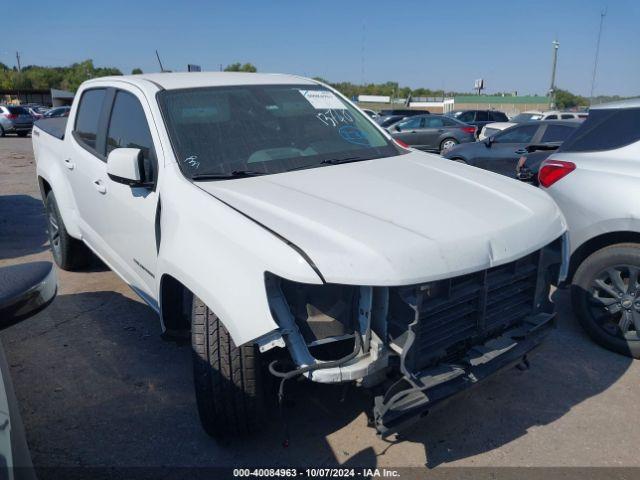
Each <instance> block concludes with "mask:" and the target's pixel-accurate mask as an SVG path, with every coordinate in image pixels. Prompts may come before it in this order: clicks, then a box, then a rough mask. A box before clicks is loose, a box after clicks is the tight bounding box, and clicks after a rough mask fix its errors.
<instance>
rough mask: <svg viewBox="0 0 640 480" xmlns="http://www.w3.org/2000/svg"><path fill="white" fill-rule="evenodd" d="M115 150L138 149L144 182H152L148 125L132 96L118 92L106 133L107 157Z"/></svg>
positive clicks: (153, 158) (152, 156)
mask: <svg viewBox="0 0 640 480" xmlns="http://www.w3.org/2000/svg"><path fill="white" fill-rule="evenodd" d="M116 148H139V149H140V150H141V151H142V160H143V163H144V172H145V175H147V178H145V179H144V180H145V181H146V182H153V181H154V179H155V173H156V172H155V171H156V154H155V150H154V148H153V139H152V138H151V132H150V131H149V124H148V123H147V118H146V117H145V115H144V110H143V109H142V105H140V101H139V100H138V99H137V98H136V97H135V96H134V95H132V94H130V93H128V92H124V91H118V93H117V94H116V98H115V101H114V103H113V109H112V110H111V118H110V120H109V129H108V131H107V155H109V153H110V152H111V151H112V150H114V149H116Z"/></svg>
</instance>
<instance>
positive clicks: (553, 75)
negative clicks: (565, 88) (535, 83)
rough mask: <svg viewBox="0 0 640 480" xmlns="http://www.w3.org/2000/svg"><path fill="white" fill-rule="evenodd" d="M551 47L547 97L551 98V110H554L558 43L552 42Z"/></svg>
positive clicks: (556, 41)
mask: <svg viewBox="0 0 640 480" xmlns="http://www.w3.org/2000/svg"><path fill="white" fill-rule="evenodd" d="M551 44H552V45H553V67H552V68H551V87H549V97H550V98H551V102H550V103H551V105H550V107H551V109H554V108H556V65H557V63H558V48H559V47H560V42H558V40H554V41H553V42H551Z"/></svg>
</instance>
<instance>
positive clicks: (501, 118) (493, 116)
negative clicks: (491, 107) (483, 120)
mask: <svg viewBox="0 0 640 480" xmlns="http://www.w3.org/2000/svg"><path fill="white" fill-rule="evenodd" d="M489 119H490V120H493V121H494V122H508V121H509V119H508V118H507V116H506V115H505V114H504V113H502V112H489Z"/></svg>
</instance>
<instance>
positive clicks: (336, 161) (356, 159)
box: [320, 157, 369, 165]
mask: <svg viewBox="0 0 640 480" xmlns="http://www.w3.org/2000/svg"><path fill="white" fill-rule="evenodd" d="M360 160H369V158H367V157H346V158H327V159H326V160H322V161H321V162H320V163H321V164H322V165H340V164H341V163H351V162H359V161H360Z"/></svg>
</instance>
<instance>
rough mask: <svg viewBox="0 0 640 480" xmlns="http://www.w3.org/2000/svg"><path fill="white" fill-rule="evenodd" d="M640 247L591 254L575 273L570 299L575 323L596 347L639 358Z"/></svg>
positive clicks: (630, 245) (613, 247)
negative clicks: (595, 343) (577, 322)
mask: <svg viewBox="0 0 640 480" xmlns="http://www.w3.org/2000/svg"><path fill="white" fill-rule="evenodd" d="M639 278H640V244H635V243H620V244H617V245H611V246H609V247H605V248H603V249H601V250H598V251H597V252H595V253H593V254H591V255H590V256H589V257H587V259H586V260H584V261H583V262H582V263H581V264H580V266H579V267H578V270H577V271H576V273H575V275H574V277H573V282H572V285H571V300H572V304H573V310H574V312H575V314H576V316H577V317H578V321H579V322H580V324H581V325H582V326H583V327H584V329H585V330H586V332H587V333H588V334H589V336H590V337H591V338H592V339H593V340H594V341H595V342H597V343H598V344H600V345H602V346H603V347H605V348H607V349H609V350H612V351H614V352H618V353H621V354H623V355H626V356H630V357H634V358H640V281H639Z"/></svg>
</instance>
